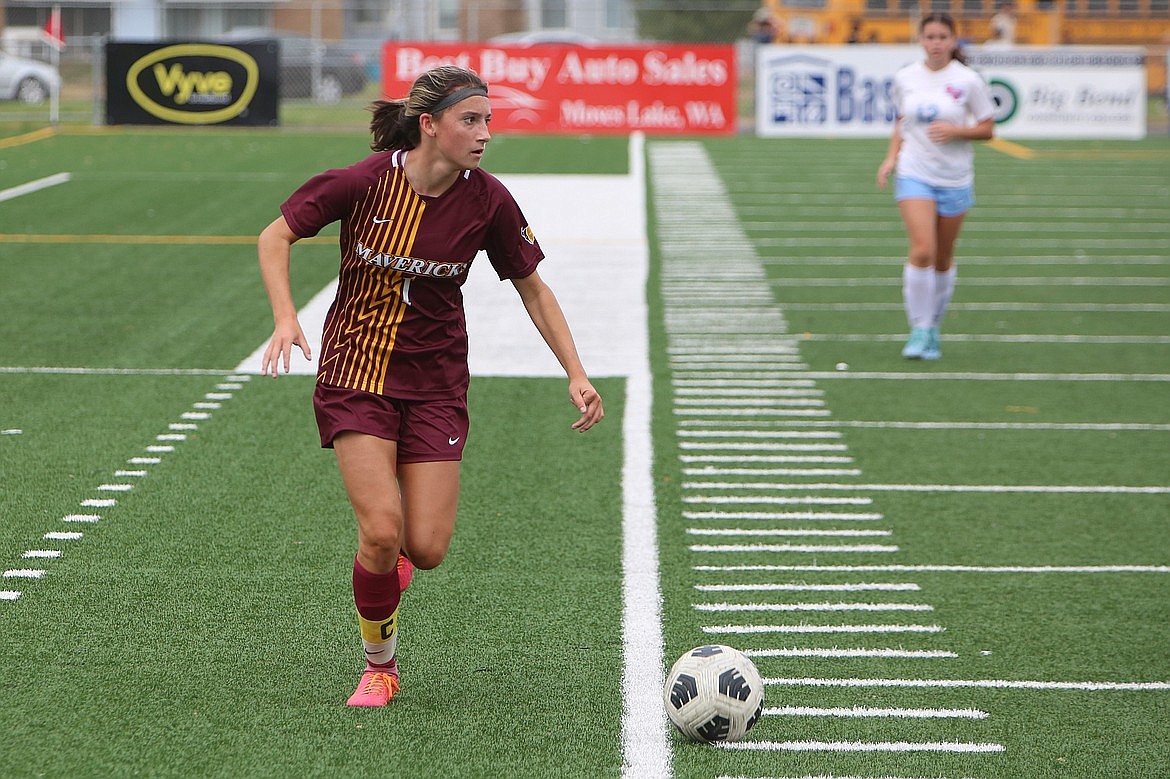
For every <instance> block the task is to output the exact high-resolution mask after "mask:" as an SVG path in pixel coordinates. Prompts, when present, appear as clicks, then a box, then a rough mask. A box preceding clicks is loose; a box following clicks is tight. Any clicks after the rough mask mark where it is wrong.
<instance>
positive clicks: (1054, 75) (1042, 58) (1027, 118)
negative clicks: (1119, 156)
mask: <svg viewBox="0 0 1170 779" xmlns="http://www.w3.org/2000/svg"><path fill="white" fill-rule="evenodd" d="M967 62H968V64H969V65H970V66H971V67H973V68H975V70H977V71H979V72H980V73H981V74H983V78H984V79H986V80H987V83H988V84H989V85H990V86H991V96H992V97H993V98H995V103H996V106H997V110H996V117H995V122H996V133H997V134H999V135H1002V136H1003V137H1005V138H1095V139H1101V140H1105V139H1122V140H1124V139H1138V138H1144V137H1146V69H1145V60H1144V53H1143V51H1142V49H1141V48H1138V47H1122V48H1105V47H1095V46H1076V47H1074V46H1062V47H1059V48H1039V47H1019V48H1014V49H993V48H983V49H973V50H972V51H971V52H970V53H969V54H968V56H967Z"/></svg>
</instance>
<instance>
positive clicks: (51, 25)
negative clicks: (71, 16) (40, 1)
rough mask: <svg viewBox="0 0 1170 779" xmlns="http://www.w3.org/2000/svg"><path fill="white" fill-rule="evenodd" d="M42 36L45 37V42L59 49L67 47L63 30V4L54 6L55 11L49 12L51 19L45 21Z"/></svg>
mask: <svg viewBox="0 0 1170 779" xmlns="http://www.w3.org/2000/svg"><path fill="white" fill-rule="evenodd" d="M41 36H42V37H43V38H44V39H45V43H47V44H49V45H50V46H52V47H53V48H54V49H56V50H57V51H61V49H63V48H65V34H64V33H63V32H62V31H61V6H59V5H55V6H53V12H52V13H51V14H49V21H48V22H46V23H45V29H44V30H42V31H41Z"/></svg>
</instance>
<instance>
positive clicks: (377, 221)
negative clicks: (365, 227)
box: [370, 216, 394, 225]
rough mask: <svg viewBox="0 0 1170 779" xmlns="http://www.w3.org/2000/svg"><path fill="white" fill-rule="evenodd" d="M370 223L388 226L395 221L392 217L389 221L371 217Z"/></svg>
mask: <svg viewBox="0 0 1170 779" xmlns="http://www.w3.org/2000/svg"><path fill="white" fill-rule="evenodd" d="M370 221H371V222H373V223H374V224H376V225H384V224H386V223H387V222H393V221H394V217H392V216H391V217H389V218H387V219H379V218H378V217H376V216H371V217H370Z"/></svg>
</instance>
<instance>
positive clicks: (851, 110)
mask: <svg viewBox="0 0 1170 779" xmlns="http://www.w3.org/2000/svg"><path fill="white" fill-rule="evenodd" d="M964 52H965V53H966V56H967V60H968V64H969V65H970V66H971V67H973V68H974V69H975V70H977V71H978V72H979V73H980V74H981V75H982V76H983V78H984V79H985V80H986V81H987V83H988V86H989V87H990V89H991V95H992V98H993V99H994V100H995V103H996V117H995V119H996V135H998V136H1000V137H1003V138H1009V139H1010V138H1020V139H1024V138H1085V139H1088V138H1098V139H1132V138H1143V137H1145V133H1146V100H1145V94H1146V71H1145V67H1144V62H1143V59H1142V51H1141V49H1140V48H1126V47H1120V48H1118V47H1093V46H1083V47H1071V46H1066V47H1052V48H1048V47H1043V48H1041V47H1016V48H1010V49H1004V48H991V47H968V48H967V49H965V50H964ZM921 58H922V49H921V47H919V46H879V45H854V46H818V45H804V46H782V45H774V46H763V47H761V48H760V49H759V50H758V53H757V59H756V134H757V135H759V136H762V137H779V136H791V137H879V136H888V135H889V134H890V132H891V130H892V124H893V121H894V104H893V100H892V97H891V89H892V86H893V78H894V74H895V73H896V72H897V71H898V69H899V68H901V67H903V66H904V65H906V64H908V63H910V62H913V61H915V60H917V59H921Z"/></svg>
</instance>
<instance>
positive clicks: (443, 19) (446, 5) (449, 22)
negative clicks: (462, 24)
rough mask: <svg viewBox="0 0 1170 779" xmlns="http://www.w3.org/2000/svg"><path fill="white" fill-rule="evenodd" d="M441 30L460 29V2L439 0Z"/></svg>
mask: <svg viewBox="0 0 1170 779" xmlns="http://www.w3.org/2000/svg"><path fill="white" fill-rule="evenodd" d="M439 29H440V30H458V29H459V0H439Z"/></svg>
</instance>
